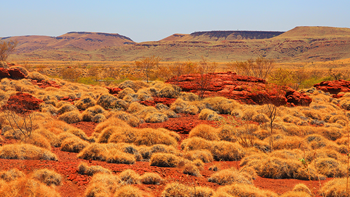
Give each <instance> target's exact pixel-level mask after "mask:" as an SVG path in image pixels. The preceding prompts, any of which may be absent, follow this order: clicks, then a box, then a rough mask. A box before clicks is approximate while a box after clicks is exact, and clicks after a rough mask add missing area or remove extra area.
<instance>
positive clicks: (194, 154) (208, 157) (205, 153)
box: [183, 150, 214, 163]
mask: <svg viewBox="0 0 350 197" xmlns="http://www.w3.org/2000/svg"><path fill="white" fill-rule="evenodd" d="M183 157H184V158H185V159H188V160H191V161H194V160H197V159H199V160H201V161H203V162H204V163H210V162H213V161H214V158H213V155H212V154H211V152H210V151H209V150H193V151H187V152H185V153H184V155H183Z"/></svg>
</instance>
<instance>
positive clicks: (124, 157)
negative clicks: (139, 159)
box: [107, 150, 136, 164]
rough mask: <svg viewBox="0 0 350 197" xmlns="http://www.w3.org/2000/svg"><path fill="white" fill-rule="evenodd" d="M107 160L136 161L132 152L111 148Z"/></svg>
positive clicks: (112, 161)
mask: <svg viewBox="0 0 350 197" xmlns="http://www.w3.org/2000/svg"><path fill="white" fill-rule="evenodd" d="M107 162H108V163H118V164H134V163H135V162H136V159H135V157H134V156H133V155H132V154H129V153H125V152H122V151H119V150H113V151H112V152H110V154H109V156H108V157H107Z"/></svg>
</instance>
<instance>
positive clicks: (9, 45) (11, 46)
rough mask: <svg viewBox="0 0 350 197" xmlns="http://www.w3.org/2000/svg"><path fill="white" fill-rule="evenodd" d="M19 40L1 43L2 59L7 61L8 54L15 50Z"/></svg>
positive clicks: (0, 55)
mask: <svg viewBox="0 0 350 197" xmlns="http://www.w3.org/2000/svg"><path fill="white" fill-rule="evenodd" d="M17 44H18V41H17V40H9V41H7V42H6V41H3V42H1V43H0V61H6V60H7V58H8V56H9V55H10V54H11V53H12V52H14V51H15V48H16V46H17Z"/></svg>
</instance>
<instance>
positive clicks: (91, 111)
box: [81, 105, 106, 123]
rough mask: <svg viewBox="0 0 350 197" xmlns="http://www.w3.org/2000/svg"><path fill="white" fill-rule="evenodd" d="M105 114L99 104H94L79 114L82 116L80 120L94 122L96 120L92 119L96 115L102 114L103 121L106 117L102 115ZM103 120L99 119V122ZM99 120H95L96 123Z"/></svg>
mask: <svg viewBox="0 0 350 197" xmlns="http://www.w3.org/2000/svg"><path fill="white" fill-rule="evenodd" d="M105 114H106V111H105V110H104V109H103V108H102V107H101V106H99V105H95V106H92V107H89V108H87V109H86V110H85V111H84V112H83V113H81V116H82V120H84V121H93V122H96V121H94V118H95V117H96V116H97V115H100V116H103V117H104V119H103V121H104V120H105V119H106V118H105V116H104V115H105ZM103 121H99V122H103ZM99 122H97V123H99Z"/></svg>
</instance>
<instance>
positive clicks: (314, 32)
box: [279, 26, 350, 38]
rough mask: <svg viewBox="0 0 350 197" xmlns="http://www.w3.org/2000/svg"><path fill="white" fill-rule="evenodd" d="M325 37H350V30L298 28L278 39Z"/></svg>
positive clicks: (318, 27)
mask: <svg viewBox="0 0 350 197" xmlns="http://www.w3.org/2000/svg"><path fill="white" fill-rule="evenodd" d="M326 36H332V37H334V36H350V28H340V27H326V26H298V27H295V28H293V29H291V30H289V31H287V32H285V33H283V34H281V35H280V36H279V37H304V38H306V37H308V38H314V37H326Z"/></svg>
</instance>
